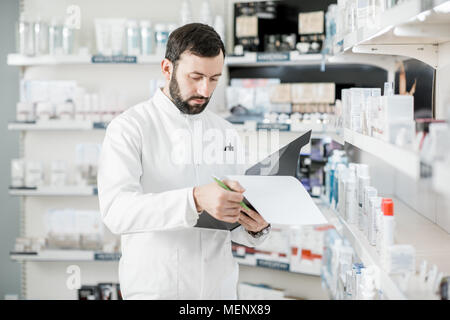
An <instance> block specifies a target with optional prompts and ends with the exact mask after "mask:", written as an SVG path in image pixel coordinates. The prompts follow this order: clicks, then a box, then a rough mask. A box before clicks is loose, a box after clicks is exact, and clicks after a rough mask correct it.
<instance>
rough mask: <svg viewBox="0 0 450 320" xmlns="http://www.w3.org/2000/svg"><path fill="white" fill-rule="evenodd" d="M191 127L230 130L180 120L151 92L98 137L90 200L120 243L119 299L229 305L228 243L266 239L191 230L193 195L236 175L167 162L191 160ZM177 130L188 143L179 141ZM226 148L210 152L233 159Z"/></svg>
mask: <svg viewBox="0 0 450 320" xmlns="http://www.w3.org/2000/svg"><path fill="white" fill-rule="evenodd" d="M199 124H200V125H201V127H202V128H203V130H206V129H218V130H220V131H222V132H224V131H225V130H226V129H233V127H232V125H231V124H230V123H228V122H227V121H225V120H224V119H222V118H221V117H219V116H217V115H215V114H214V113H212V112H210V111H208V110H207V109H206V110H204V111H203V112H202V113H200V114H198V115H185V114H183V113H181V112H180V111H179V110H178V108H177V107H176V106H175V105H174V104H173V103H172V102H171V100H170V99H169V98H168V97H167V96H166V95H165V94H164V93H163V92H162V91H161V90H160V89H159V90H157V92H156V94H155V96H154V97H153V98H152V99H150V100H149V101H146V102H143V103H140V104H138V105H136V106H134V107H132V108H130V109H129V110H127V111H126V112H124V113H122V114H121V115H119V116H117V117H116V118H115V119H114V120H113V121H112V122H111V123H110V124H109V126H108V128H107V130H106V136H105V139H104V142H103V146H102V152H101V156H100V160H99V171H98V196H99V203H100V211H101V214H102V217H103V222H104V223H105V225H106V226H107V227H108V228H109V229H110V231H111V232H113V233H115V234H120V235H121V244H122V257H121V259H120V263H119V281H120V285H121V290H122V295H123V297H124V299H235V298H236V291H237V290H236V289H237V288H236V286H237V281H238V270H239V269H238V265H237V263H236V261H235V260H234V259H233V256H232V251H231V241H234V242H237V243H240V244H244V245H247V246H255V245H257V244H259V243H262V241H264V240H265V239H266V238H267V235H266V236H263V237H261V238H259V239H255V238H253V237H252V236H251V235H250V234H248V233H247V232H246V231H245V229H244V228H243V227H242V226H240V227H239V228H237V229H235V230H233V231H231V232H230V231H226V230H214V229H204V228H194V227H193V226H194V225H195V224H196V222H197V219H198V217H199V214H198V213H197V211H196V208H195V203H194V198H193V187H194V186H196V185H201V184H206V183H211V182H212V181H213V180H212V178H211V176H212V175H216V176H225V175H227V174H242V173H243V172H242V165H238V164H223V165H220V164H206V163H205V161H203V162H201V161H199V160H198V159H197V160H196V161H194V159H193V157H190V158H189V156H187V157H186V158H183V157H180V158H177V157H175V158H176V159H178V160H179V159H181V158H183V159H188V163H186V162H183V161H173V152H175V154H178V153H176V152H178V151H176V150H180V148H181V149H183V147H187V151H191V150H193V151H194V156H198V155H199V152H198V150H199V149H193V148H194V147H195V146H196V147H199V146H200V147H202V146H204V145H205V144H206V143H205V142H202V140H201V139H198V137H197V138H195V134H193V132H194V130H196V128H197V129H198V128H199ZM180 129H182V130H185V131H182V132H185V133H187V134H185V135H184V136H185V137H186V136H187V138H192V139H191V140H190V139H187V140H186V139H184V140H183V139H182V138H180V135H179V133H180ZM233 130H234V129H233ZM234 132H235V131H234ZM174 133H178V136H177V134H174ZM196 143H197V144H196ZM233 143H234V142H232V141H224V145H223V146H222V145H219V149H218V150H220V152H230V151H231V152H233V151H232V150H228V151H225V150H224V149H225V146H226V145H229V144H230V145H233ZM210 147H211V146H210ZM234 151H236V149H234ZM180 154H182V153H180Z"/></svg>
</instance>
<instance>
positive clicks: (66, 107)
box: [55, 100, 74, 120]
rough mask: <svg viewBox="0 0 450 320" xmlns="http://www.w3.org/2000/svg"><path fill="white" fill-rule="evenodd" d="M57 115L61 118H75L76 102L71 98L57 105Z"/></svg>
mask: <svg viewBox="0 0 450 320" xmlns="http://www.w3.org/2000/svg"><path fill="white" fill-rule="evenodd" d="M55 116H56V118H58V119H60V120H73V118H74V104H73V102H72V101H71V100H67V101H66V102H63V103H58V104H56V105H55Z"/></svg>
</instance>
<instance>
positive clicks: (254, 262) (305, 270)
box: [234, 256, 320, 276]
mask: <svg viewBox="0 0 450 320" xmlns="http://www.w3.org/2000/svg"><path fill="white" fill-rule="evenodd" d="M234 258H235V259H236V261H237V262H238V263H239V264H241V265H245V266H250V267H260V268H266V269H273V270H280V271H286V272H291V273H298V274H304V275H309V276H320V268H316V267H315V266H314V265H312V263H311V265H309V264H306V263H305V264H304V265H303V266H301V267H296V269H295V271H293V270H291V269H290V265H289V263H288V262H282V261H275V260H266V259H260V258H251V259H249V258H247V257H244V258H242V257H239V256H235V257H234Z"/></svg>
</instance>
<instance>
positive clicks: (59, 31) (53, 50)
mask: <svg viewBox="0 0 450 320" xmlns="http://www.w3.org/2000/svg"><path fill="white" fill-rule="evenodd" d="M63 29H64V23H63V19H62V18H60V17H54V18H52V21H51V24H50V27H49V40H48V42H49V53H50V55H61V54H63V53H64V47H63V37H64V35H63Z"/></svg>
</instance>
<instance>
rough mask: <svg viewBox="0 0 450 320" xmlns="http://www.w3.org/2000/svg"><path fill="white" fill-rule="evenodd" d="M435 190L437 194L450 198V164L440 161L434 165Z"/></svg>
mask: <svg viewBox="0 0 450 320" xmlns="http://www.w3.org/2000/svg"><path fill="white" fill-rule="evenodd" d="M432 179H433V188H434V190H436V191H437V192H439V193H441V194H443V195H445V196H447V197H450V188H449V186H448V181H450V180H449V179H450V164H449V163H445V162H442V161H438V162H436V163H435V164H434V165H433V178H432Z"/></svg>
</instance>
